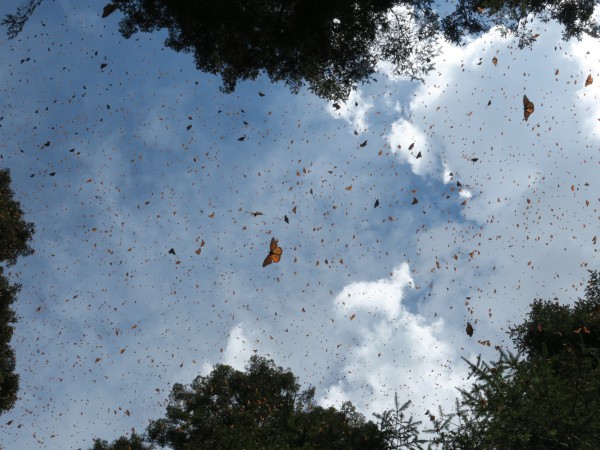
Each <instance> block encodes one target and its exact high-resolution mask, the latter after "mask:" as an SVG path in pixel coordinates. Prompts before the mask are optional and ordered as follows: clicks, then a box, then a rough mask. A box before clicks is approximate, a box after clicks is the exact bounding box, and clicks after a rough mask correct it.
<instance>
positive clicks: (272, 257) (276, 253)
mask: <svg viewBox="0 0 600 450" xmlns="http://www.w3.org/2000/svg"><path fill="white" fill-rule="evenodd" d="M277 242H278V241H277V239H275V238H271V245H270V246H269V254H268V255H267V257H266V258H265V260H264V261H263V267H267V266H268V265H269V264H271V263H278V262H279V260H280V259H281V254H282V253H283V250H282V249H281V247H277Z"/></svg>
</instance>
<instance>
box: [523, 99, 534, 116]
mask: <svg viewBox="0 0 600 450" xmlns="http://www.w3.org/2000/svg"><path fill="white" fill-rule="evenodd" d="M534 110H535V109H534V107H533V103H532V102H530V101H529V99H528V98H527V96H526V95H524V96H523V117H524V118H525V120H527V119H529V116H530V115H531V114H532V113H533V111H534Z"/></svg>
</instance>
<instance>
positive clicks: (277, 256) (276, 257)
mask: <svg viewBox="0 0 600 450" xmlns="http://www.w3.org/2000/svg"><path fill="white" fill-rule="evenodd" d="M282 253H283V249H282V248H281V247H275V248H274V249H273V251H272V252H271V253H270V254H269V256H270V257H271V262H274V263H278V262H279V261H280V260H281V254H282Z"/></svg>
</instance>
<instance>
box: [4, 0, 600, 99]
mask: <svg viewBox="0 0 600 450" xmlns="http://www.w3.org/2000/svg"><path fill="white" fill-rule="evenodd" d="M41 1H42V0H29V1H28V2H27V3H26V4H25V5H23V6H22V7H20V8H19V9H18V10H17V12H16V13H15V14H9V15H7V16H6V18H5V19H4V20H3V22H2V23H3V24H4V25H7V26H8V36H9V37H11V38H13V37H15V36H16V35H17V34H18V33H19V32H20V31H21V29H22V28H23V24H24V23H25V21H26V20H27V18H28V17H30V16H31V14H32V13H33V11H34V10H35V7H36V6H37V5H39V3H40V2H41ZM597 4H598V0H548V1H542V0H528V1H525V0H487V1H482V0H460V1H459V2H458V3H457V4H456V5H455V9H454V10H453V11H452V10H450V11H449V13H448V14H447V15H444V16H443V17H441V18H440V17H438V13H437V11H436V10H435V9H434V3H433V2H432V1H430V0H328V1H319V0H221V1H212V0H196V1H194V2H184V1H181V0H114V1H112V2H110V3H108V4H107V5H105V7H104V9H103V11H102V17H108V16H109V15H111V14H112V13H113V12H115V11H117V10H118V11H120V12H121V13H123V14H124V17H123V18H122V20H121V22H120V31H121V33H122V35H123V36H125V37H126V38H129V37H131V36H132V35H133V34H134V33H136V32H139V31H143V32H153V31H156V30H161V29H166V30H167V31H168V33H169V36H168V38H167V39H166V41H165V45H166V46H167V47H170V48H172V49H173V50H175V51H177V52H182V51H183V52H188V53H192V54H193V55H194V59H195V62H196V66H197V68H198V69H199V70H201V71H203V72H207V73H211V74H216V75H220V76H221V78H222V81H223V86H222V90H223V91H224V92H233V90H234V89H235V87H236V84H237V82H238V81H240V80H252V79H255V78H256V77H257V76H258V75H260V74H261V73H265V74H267V75H268V76H269V78H270V79H271V80H272V81H273V82H277V81H283V82H285V83H286V84H287V85H288V86H289V87H290V89H291V90H292V92H298V91H299V89H300V88H301V87H302V86H303V85H305V84H306V85H308V88H309V89H310V90H311V91H312V92H314V93H315V94H316V95H318V96H320V97H323V98H326V99H329V100H346V99H347V98H348V96H349V94H350V92H351V91H352V89H354V88H355V87H356V85H357V84H359V83H368V82H370V81H372V80H373V78H372V75H373V74H374V73H375V69H376V66H377V64H379V63H382V62H387V63H391V67H392V71H393V72H394V73H395V74H396V75H400V76H409V77H411V78H412V79H422V77H423V76H424V75H425V74H427V73H428V72H429V71H430V70H432V69H433V64H432V58H433V57H434V56H435V55H436V54H437V52H438V46H437V40H438V38H439V36H440V32H442V33H443V35H444V36H445V37H446V38H447V39H448V40H450V41H451V42H454V43H459V42H461V40H462V38H463V37H466V36H469V35H474V34H480V33H483V32H486V31H488V30H489V29H490V28H492V27H494V26H500V27H501V28H502V30H503V31H504V33H506V34H514V35H516V36H518V38H519V43H520V45H521V46H525V45H529V44H531V43H532V42H533V41H534V40H535V37H536V35H535V34H534V33H533V32H532V31H531V30H530V28H529V27H528V24H529V23H530V21H531V19H533V18H538V19H541V20H542V21H546V22H547V21H550V20H556V21H558V22H559V23H561V24H562V25H563V27H564V32H563V37H564V38H565V39H569V38H572V37H575V38H581V36H582V35H584V34H587V35H590V36H593V37H596V38H597V37H599V36H600V24H598V23H597V22H596V21H595V20H594V17H593V11H594V6H595V5H597Z"/></svg>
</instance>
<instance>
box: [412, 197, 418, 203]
mask: <svg viewBox="0 0 600 450" xmlns="http://www.w3.org/2000/svg"><path fill="white" fill-rule="evenodd" d="M417 203H419V199H418V198H417V197H413V201H412V203H411V205H416V204H417Z"/></svg>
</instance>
